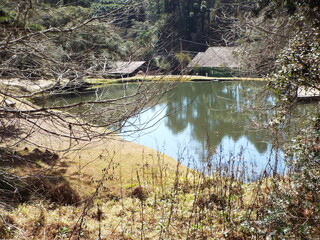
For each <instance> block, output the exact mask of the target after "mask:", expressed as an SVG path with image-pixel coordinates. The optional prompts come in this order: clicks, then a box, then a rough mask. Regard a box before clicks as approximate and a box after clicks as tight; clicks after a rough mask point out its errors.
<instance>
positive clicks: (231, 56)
mask: <svg viewBox="0 0 320 240" xmlns="http://www.w3.org/2000/svg"><path fill="white" fill-rule="evenodd" d="M237 54H238V50H237V48H235V47H210V48H208V49H207V50H206V51H205V52H199V53H198V54H197V55H196V56H195V58H194V59H193V60H192V61H191V62H190V63H189V65H188V67H189V68H195V67H208V68H219V67H227V68H239V67H240V61H239V59H238V58H237V57H236V55H237Z"/></svg>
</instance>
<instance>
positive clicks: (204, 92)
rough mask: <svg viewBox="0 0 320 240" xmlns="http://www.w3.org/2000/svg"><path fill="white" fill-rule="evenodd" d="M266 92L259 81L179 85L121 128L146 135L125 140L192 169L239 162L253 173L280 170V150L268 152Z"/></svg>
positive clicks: (132, 135) (134, 134)
mask: <svg viewBox="0 0 320 240" xmlns="http://www.w3.org/2000/svg"><path fill="white" fill-rule="evenodd" d="M264 89H265V83H262V82H193V83H183V84H181V85H180V86H179V87H177V88H175V89H174V90H173V91H171V92H169V93H168V94H167V95H166V96H165V97H164V98H163V100H162V101H161V102H160V103H159V104H157V105H156V106H154V107H153V108H151V109H149V110H148V111H146V112H144V113H142V114H140V115H138V116H137V117H134V118H131V119H129V120H128V122H127V123H126V124H125V127H124V129H123V131H124V132H126V131H129V130H134V129H135V128H136V127H137V126H143V127H141V128H144V129H145V130H142V131H132V132H131V131H129V132H130V134H123V137H124V138H125V139H127V140H130V141H135V142H137V143H139V144H142V145H145V146H148V147H151V148H154V149H157V150H159V151H160V152H163V153H165V154H166V155H169V156H171V157H173V158H175V159H177V160H179V161H181V162H182V163H183V164H185V165H189V166H191V167H193V168H198V167H201V166H202V165H206V164H207V163H208V161H213V162H215V161H217V160H218V159H219V161H222V162H224V163H226V162H228V161H230V160H231V161H236V162H237V163H238V164H239V163H240V162H241V164H242V166H244V167H245V168H246V169H247V170H249V171H251V172H252V171H254V172H260V171H264V170H267V171H269V172H272V171H274V170H275V169H276V170H277V171H283V166H282V165H281V157H282V153H281V150H279V149H274V148H273V147H272V141H273V134H272V132H270V130H269V128H268V124H269V123H270V121H272V118H273V115H274V114H275V112H274V111H272V110H269V109H271V108H272V106H273V104H274V99H273V98H272V97H270V96H267V95H264V92H263V91H264ZM146 123H147V124H146ZM275 162H277V165H278V166H275Z"/></svg>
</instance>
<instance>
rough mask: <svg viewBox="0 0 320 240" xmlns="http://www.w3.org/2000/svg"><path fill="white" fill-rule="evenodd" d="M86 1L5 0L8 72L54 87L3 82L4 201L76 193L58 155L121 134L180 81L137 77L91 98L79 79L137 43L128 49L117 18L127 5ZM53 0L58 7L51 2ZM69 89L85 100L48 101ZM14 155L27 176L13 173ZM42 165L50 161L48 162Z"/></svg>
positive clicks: (3, 52)
mask: <svg viewBox="0 0 320 240" xmlns="http://www.w3.org/2000/svg"><path fill="white" fill-rule="evenodd" d="M84 2H85V1H81V3H80V4H79V5H80V6H79V5H78V4H76V1H63V3H62V2H61V1H33V0H32V1H16V3H17V5H13V4H11V1H4V2H3V4H2V5H1V6H0V9H1V11H0V14H1V22H0V28H1V39H0V58H1V64H0V65H1V77H2V78H11V77H20V78H23V79H27V80H25V82H24V84H25V86H27V85H33V84H34V85H37V84H38V82H37V81H36V80H37V79H39V78H50V79H52V78H54V80H53V84H51V86H49V87H44V86H42V85H41V84H39V88H38V90H37V91H33V92H28V90H26V88H25V86H24V85H22V86H19V87H18V88H15V87H13V88H12V87H7V86H6V85H2V83H1V88H0V96H1V97H0V144H1V148H0V157H1V162H2V163H3V165H2V167H0V186H1V188H2V189H1V190H0V191H2V192H4V196H5V197H4V199H3V202H6V201H9V200H10V199H15V200H16V201H17V202H19V201H26V200H28V199H29V198H30V197H31V196H33V195H34V194H40V195H42V194H43V195H44V196H45V197H48V195H49V198H50V199H51V200H54V201H58V200H59V199H58V200H57V199H56V196H55V194H53V192H54V191H55V190H54V189H55V187H56V185H60V184H63V189H60V190H59V191H62V192H66V193H68V192H70V193H72V192H73V191H72V187H71V186H70V184H69V182H68V180H69V178H67V177H66V176H64V174H63V170H62V169H63V167H62V169H61V168H60V167H58V166H57V165H56V163H57V162H58V160H61V159H62V158H63V156H64V155H66V154H68V152H71V151H76V150H79V149H81V148H85V147H86V146H87V145H88V144H90V143H92V142H95V141H103V143H104V144H107V142H108V137H110V138H111V137H112V136H114V133H115V132H117V131H119V130H120V129H121V128H122V127H123V125H124V124H125V123H126V121H127V120H128V119H129V118H130V117H132V116H134V115H136V114H138V113H139V112H140V111H142V110H143V109H145V108H147V107H150V106H151V105H152V104H154V103H155V101H158V100H159V98H160V97H161V95H162V94H163V93H164V92H166V91H167V90H168V89H169V88H171V87H172V86H171V85H166V86H164V85H162V84H143V85H142V84H137V85H136V87H135V88H134V89H133V90H131V92H128V91H127V89H126V86H123V87H122V86H121V89H119V93H118V95H114V97H112V96H113V94H114V93H115V90H114V89H113V91H114V92H112V91H111V92H108V96H109V97H108V98H104V99H102V98H101V94H102V93H101V91H100V90H97V91H96V95H95V96H94V97H93V98H90V99H86V98H85V96H86V94H85V93H83V94H82V93H79V92H77V91H81V90H82V89H83V88H86V87H87V85H86V84H85V83H84V82H82V81H80V80H79V79H81V78H83V77H84V76H99V75H100V76H101V75H103V74H105V73H106V71H107V70H108V67H109V65H110V63H111V62H113V61H114V60H116V59H120V58H129V57H133V56H132V55H129V54H132V48H131V49H130V47H129V46H127V48H125V46H126V44H127V43H126V42H125V40H124V39H123V38H122V37H121V36H120V33H121V31H120V30H119V28H118V26H116V24H114V23H115V22H117V21H118V17H119V16H118V15H117V14H115V11H116V10H117V11H119V9H116V10H110V12H108V11H107V12H104V13H103V14H98V15H96V14H95V13H94V11H93V10H92V9H90V8H85V7H83V6H84V4H83V3H84ZM47 3H50V4H52V5H54V6H58V7H56V8H51V7H48V5H47ZM126 7H127V6H126ZM119 8H120V9H121V10H124V11H123V14H129V15H130V14H131V13H130V11H131V8H129V7H128V8H124V7H123V6H120V7H119ZM129 15H128V16H129ZM129 50H130V51H129ZM66 78H68V80H67V81H65V79H66ZM84 84H85V85H84ZM64 90H68V91H69V93H70V92H71V93H74V94H78V95H79V96H80V99H79V101H78V102H76V103H66V102H62V103H60V104H58V105H54V106H52V105H49V104H48V101H47V100H48V95H49V93H52V92H54V93H60V94H61V92H62V93H63V91H64ZM30 98H32V99H33V101H34V102H35V103H36V105H35V104H32V103H31V102H30ZM41 136H47V140H48V139H50V141H49V142H46V143H42V142H41V141H42V140H43V139H41ZM105 139H106V140H105ZM59 144H60V146H58V145H59ZM21 147H22V149H21ZM57 150H58V151H59V153H57V152H56V151H57ZM11 160H12V164H17V165H18V166H20V167H21V168H23V172H25V173H26V175H24V176H21V175H18V174H13V173H12V172H11V171H12V164H10V161H11ZM7 163H8V165H6V164H7ZM42 164H47V167H45V168H42V167H41V165H42ZM3 166H4V167H3ZM106 172H107V171H106ZM106 172H105V173H104V174H105V175H106V174H107V173H106ZM29 173H30V174H29ZM64 188H65V189H64ZM51 193H52V194H53V195H52V194H51ZM42 197H43V196H42ZM63 199H64V198H63ZM65 199H68V200H66V201H65V200H63V201H65V202H62V203H65V204H76V203H78V201H79V197H78V196H77V195H76V194H75V195H74V196H71V198H69V197H67V198H65ZM60 200H61V199H60ZM60 200H59V201H60ZM9 202H10V201H9Z"/></svg>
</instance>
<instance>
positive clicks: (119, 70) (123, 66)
mask: <svg viewBox="0 0 320 240" xmlns="http://www.w3.org/2000/svg"><path fill="white" fill-rule="evenodd" d="M145 63H146V62H145V61H129V62H123V61H117V62H115V63H114V66H113V67H112V68H111V69H110V70H108V71H107V74H109V75H112V76H115V77H129V76H133V75H135V74H136V73H137V72H139V71H140V70H141V67H142V66H143V65H144V64H145Z"/></svg>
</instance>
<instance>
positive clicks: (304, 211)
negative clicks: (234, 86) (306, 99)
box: [257, 1, 320, 239]
mask: <svg viewBox="0 0 320 240" xmlns="http://www.w3.org/2000/svg"><path fill="white" fill-rule="evenodd" d="M260 3H261V4H262V5H261V8H262V9H264V8H268V11H267V12H266V13H268V15H269V16H270V17H273V16H274V15H273V14H274V13H275V12H276V11H278V10H279V8H278V7H279V6H282V4H284V6H285V8H286V9H287V12H288V14H289V15H290V16H291V19H292V20H293V21H295V22H296V23H298V24H297V25H296V30H295V31H294V34H293V36H292V37H290V40H289V42H288V44H287V45H286V47H284V49H283V50H282V51H281V54H280V55H279V56H278V60H277V61H276V62H275V72H274V73H273V74H271V75H270V80H271V82H270V86H271V88H272V89H273V90H274V92H275V93H276V94H277V96H278V107H279V116H278V118H277V119H275V121H274V126H273V127H274V128H275V129H274V131H276V132H278V133H281V132H282V131H284V129H291V126H292V124H293V121H292V118H291V116H292V115H293V114H296V113H297V107H298V105H299V103H298V100H299V99H298V92H299V91H300V90H302V89H304V90H306V91H310V90H318V91H319V90H320V69H319V66H320V55H319V52H320V38H319V33H320V29H319V14H320V11H319V8H318V6H319V1H296V2H294V1H284V2H283V1H260ZM300 107H301V106H300ZM302 108H303V106H302ZM319 117H320V116H319V104H318V105H317V106H316V107H315V111H314V112H306V113H305V114H304V115H302V116H300V119H299V121H300V122H301V123H304V125H303V126H304V127H300V129H299V131H298V132H294V133H293V134H292V135H294V136H293V137H291V138H290V139H287V141H286V144H285V148H284V150H285V154H286V161H287V165H288V166H289V170H288V172H287V175H286V176H285V179H284V180H283V181H278V180H274V181H273V182H272V186H271V188H272V189H273V190H272V191H271V193H270V194H269V198H268V206H267V208H266V209H265V213H264V215H263V217H262V221H261V222H260V223H259V226H258V227H257V229H258V230H257V231H258V232H259V231H260V233H261V234H263V236H265V237H271V238H272V237H277V238H279V237H280V238H296V237H298V238H300V239H316V238H319V236H320V233H319V229H318V227H317V225H318V223H319V221H320V219H319V216H320V212H319V201H320V195H319V191H320V185H319V180H320V175H319V172H320V165H319V163H320V162H319V161H320V151H319V150H320V148H319V146H320V142H319V136H320V132H319V129H320V126H319V119H320V118H319ZM263 229H264V230H263Z"/></svg>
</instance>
